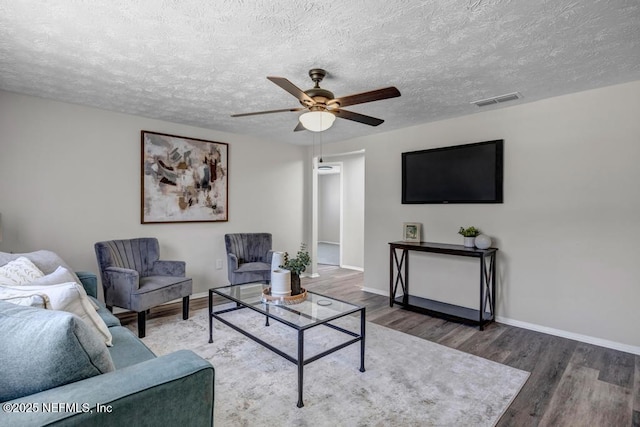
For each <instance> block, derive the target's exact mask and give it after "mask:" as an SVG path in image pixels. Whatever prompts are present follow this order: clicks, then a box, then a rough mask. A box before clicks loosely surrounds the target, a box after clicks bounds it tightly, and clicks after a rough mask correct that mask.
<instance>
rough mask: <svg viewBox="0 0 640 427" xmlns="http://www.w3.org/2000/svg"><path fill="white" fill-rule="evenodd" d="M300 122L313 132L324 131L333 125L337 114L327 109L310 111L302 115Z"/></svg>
mask: <svg viewBox="0 0 640 427" xmlns="http://www.w3.org/2000/svg"><path fill="white" fill-rule="evenodd" d="M299 120H300V123H302V126H304V127H305V129H307V130H310V131H312V132H322V131H325V130H327V129H329V128H330V127H331V126H333V122H334V121H335V120H336V116H334V115H333V114H331V113H328V112H326V111H308V112H306V113H303V114H301V115H300V119H299Z"/></svg>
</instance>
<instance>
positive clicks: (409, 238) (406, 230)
mask: <svg viewBox="0 0 640 427" xmlns="http://www.w3.org/2000/svg"><path fill="white" fill-rule="evenodd" d="M421 233H422V224H420V223H419V222H405V223H404V224H403V225H402V240H404V241H405V242H417V243H420V241H421V239H420V236H421Z"/></svg>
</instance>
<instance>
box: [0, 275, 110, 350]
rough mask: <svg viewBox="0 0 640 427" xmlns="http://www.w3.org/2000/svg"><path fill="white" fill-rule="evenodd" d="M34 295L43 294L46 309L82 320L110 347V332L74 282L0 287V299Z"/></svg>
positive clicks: (80, 287) (83, 292)
mask: <svg viewBox="0 0 640 427" xmlns="http://www.w3.org/2000/svg"><path fill="white" fill-rule="evenodd" d="M34 293H38V294H45V295H46V296H47V297H48V299H49V302H50V305H49V306H48V307H47V308H51V309H53V310H61V311H67V312H69V313H73V314H75V315H76V316H78V317H80V318H81V319H82V320H84V321H85V322H86V323H87V325H88V326H89V327H91V328H92V329H93V330H94V331H95V333H96V334H97V335H98V336H100V337H101V338H102V340H103V342H104V343H105V344H106V345H108V346H111V341H112V337H111V332H109V328H108V327H107V325H106V324H105V323H104V320H102V318H101V317H100V316H99V315H98V313H97V312H96V310H95V308H93V305H91V301H90V300H89V297H88V296H87V293H86V292H85V290H84V288H83V287H82V286H80V285H78V284H77V283H75V282H69V283H62V284H60V285H43V286H31V285H23V286H0V299H6V298H7V297H8V298H12V297H16V296H30V295H33V294H34Z"/></svg>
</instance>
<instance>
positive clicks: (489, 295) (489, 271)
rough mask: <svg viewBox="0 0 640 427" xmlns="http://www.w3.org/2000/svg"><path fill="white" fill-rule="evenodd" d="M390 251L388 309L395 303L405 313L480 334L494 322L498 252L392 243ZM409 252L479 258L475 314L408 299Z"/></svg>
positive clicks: (463, 247)
mask: <svg viewBox="0 0 640 427" xmlns="http://www.w3.org/2000/svg"><path fill="white" fill-rule="evenodd" d="M389 248H390V254H389V272H390V276H389V305H390V306H391V307H393V304H394V303H396V304H399V305H401V306H403V308H406V309H408V310H412V311H417V312H421V313H426V314H429V315H432V316H436V317H441V318H444V319H447V320H453V321H457V322H461V323H466V324H470V325H477V326H478V327H479V329H480V330H481V331H482V330H483V329H484V326H485V325H486V324H488V323H490V322H493V321H494V320H495V313H496V254H497V252H498V249H497V248H489V249H476V248H467V247H465V246H462V245H450V244H446V243H430V242H420V243H417V242H416V243H413V242H391V243H389ZM410 251H417V252H430V253H436V254H446V255H455V256H463V257H470V258H478V259H479V261H480V300H479V301H480V304H479V307H478V310H475V309H472V308H467V307H461V306H458V305H454V304H448V303H445V302H441V301H434V300H431V299H427V298H422V297H417V296H414V295H411V294H410V291H409V252H410ZM398 287H400V290H401V291H402V295H400V296H396V295H397V293H398V290H399V289H398Z"/></svg>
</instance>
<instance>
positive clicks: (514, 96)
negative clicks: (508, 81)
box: [471, 92, 522, 107]
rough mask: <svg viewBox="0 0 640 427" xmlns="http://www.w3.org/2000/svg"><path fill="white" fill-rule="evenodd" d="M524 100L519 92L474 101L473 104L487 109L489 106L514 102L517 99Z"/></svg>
mask: <svg viewBox="0 0 640 427" xmlns="http://www.w3.org/2000/svg"><path fill="white" fill-rule="evenodd" d="M520 98H522V95H520V93H519V92H513V93H507V94H506V95H500V96H494V97H492V98H487V99H481V100H479V101H472V102H471V104H475V105H477V106H478V107H486V106H487V105H492V104H499V103H501V102H507V101H513V100H515V99H520Z"/></svg>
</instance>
